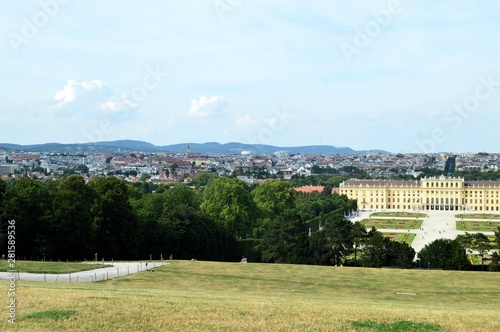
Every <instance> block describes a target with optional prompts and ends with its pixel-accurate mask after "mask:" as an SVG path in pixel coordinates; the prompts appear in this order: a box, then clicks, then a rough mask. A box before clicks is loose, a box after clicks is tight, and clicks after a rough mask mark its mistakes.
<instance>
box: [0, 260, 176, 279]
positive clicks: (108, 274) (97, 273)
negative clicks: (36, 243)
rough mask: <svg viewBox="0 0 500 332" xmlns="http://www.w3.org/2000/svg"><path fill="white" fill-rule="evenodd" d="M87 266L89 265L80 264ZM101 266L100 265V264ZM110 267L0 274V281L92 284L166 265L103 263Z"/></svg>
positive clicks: (155, 263)
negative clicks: (13, 278)
mask: <svg viewBox="0 0 500 332" xmlns="http://www.w3.org/2000/svg"><path fill="white" fill-rule="evenodd" d="M82 264H89V263H82ZM101 264H102V263H101ZM104 264H107V265H113V266H112V267H104V268H101V269H94V270H88V271H80V272H74V273H61V274H49V273H25V272H16V273H11V272H0V280H5V279H9V278H11V277H12V275H14V276H15V278H16V280H29V281H47V282H94V281H102V280H108V279H114V278H119V277H123V276H126V275H129V274H133V273H138V272H142V271H150V270H151V269H154V268H155V267H158V266H161V265H165V264H166V263H160V262H147V263H145V262H119V263H117V262H113V263H112V262H104Z"/></svg>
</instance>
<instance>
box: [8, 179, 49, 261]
mask: <svg viewBox="0 0 500 332" xmlns="http://www.w3.org/2000/svg"><path fill="white" fill-rule="evenodd" d="M49 203H50V202H49V200H48V195H47V192H46V190H45V188H44V187H43V186H42V185H41V183H40V182H37V181H35V180H32V179H30V178H28V177H22V178H20V179H19V180H17V181H16V182H15V184H14V185H13V186H12V187H11V188H10V190H9V191H7V192H6V194H5V202H4V204H3V211H2V223H3V225H2V226H3V229H6V227H5V225H6V222H7V220H15V226H16V255H17V257H18V258H28V259H29V258H33V259H35V258H36V257H37V256H38V257H43V256H44V255H50V253H51V244H50V241H49V240H48V233H49V231H50V230H49V225H48V222H47V219H48V217H47V212H48V210H49V208H50V206H49Z"/></svg>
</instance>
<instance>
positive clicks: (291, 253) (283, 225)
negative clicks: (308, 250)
mask: <svg viewBox="0 0 500 332" xmlns="http://www.w3.org/2000/svg"><path fill="white" fill-rule="evenodd" d="M306 241H307V229H306V227H305V225H304V223H303V222H302V220H301V219H300V217H299V215H298V213H297V212H296V211H294V210H289V211H286V212H284V213H282V214H280V215H278V216H277V217H276V218H274V219H272V220H271V221H270V222H269V223H268V224H267V226H266V231H265V233H264V237H263V239H262V243H261V249H262V261H264V262H271V263H292V264H294V263H295V264H297V263H302V262H303V260H304V249H305V244H306Z"/></svg>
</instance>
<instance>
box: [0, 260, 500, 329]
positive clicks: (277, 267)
mask: <svg viewBox="0 0 500 332" xmlns="http://www.w3.org/2000/svg"><path fill="white" fill-rule="evenodd" d="M0 288H1V289H3V290H4V291H3V292H4V293H5V294H6V293H7V289H8V282H7V281H6V280H2V281H0ZM16 300H17V308H16V324H15V325H11V324H9V323H8V322H7V308H5V307H4V309H3V310H5V311H6V312H5V314H4V315H2V317H4V318H3V319H2V320H1V321H0V330H1V331H40V332H42V331H496V330H497V328H498V326H499V325H500V315H499V314H498V313H499V312H500V278H499V277H498V274H496V273H489V272H460V271H433V270H430V271H429V270H399V269H367V268H346V267H343V268H342V267H325V266H307V265H282V264H254V263H248V264H241V263H218V262H203V261H177V262H172V263H171V264H168V265H166V266H163V267H160V268H157V269H156V271H155V272H142V273H138V274H134V275H130V276H127V277H123V278H118V279H112V280H108V281H103V282H97V283H88V284H81V283H80V284H63V283H57V284H55V283H43V282H25V281H18V282H17V285H16Z"/></svg>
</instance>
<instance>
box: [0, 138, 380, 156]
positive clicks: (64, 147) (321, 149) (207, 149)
mask: <svg viewBox="0 0 500 332" xmlns="http://www.w3.org/2000/svg"><path fill="white" fill-rule="evenodd" d="M188 146H189V148H190V151H191V152H193V153H196V152H197V153H201V154H226V155H227V154H241V152H242V151H250V152H251V153H252V154H272V153H275V152H277V151H286V152H288V153H289V154H299V153H300V154H348V153H367V152H381V153H388V152H387V151H381V150H361V151H356V150H353V149H351V148H349V147H337V146H331V145H309V146H291V147H283V146H273V145H264V144H244V143H237V142H231V143H226V144H220V143H217V142H208V143H181V144H171V145H164V146H156V145H153V144H151V143H148V142H143V141H134V140H119V141H109V142H94V143H75V144H61V143H45V144H34V145H19V144H11V143H0V148H3V149H7V150H15V151H26V152H52V153H79V152H80V153H83V152H87V153H127V152H138V151H141V152H172V153H186V151H187V147H188Z"/></svg>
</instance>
